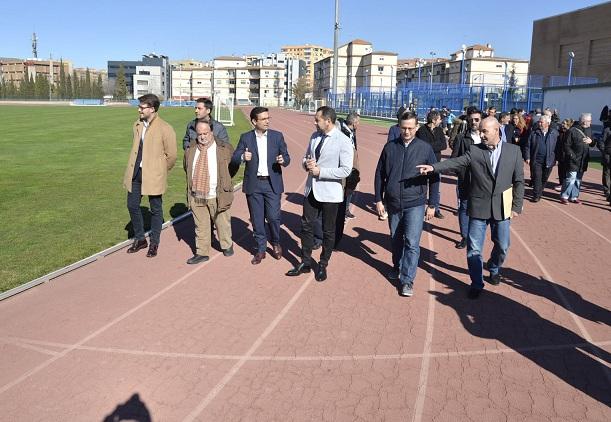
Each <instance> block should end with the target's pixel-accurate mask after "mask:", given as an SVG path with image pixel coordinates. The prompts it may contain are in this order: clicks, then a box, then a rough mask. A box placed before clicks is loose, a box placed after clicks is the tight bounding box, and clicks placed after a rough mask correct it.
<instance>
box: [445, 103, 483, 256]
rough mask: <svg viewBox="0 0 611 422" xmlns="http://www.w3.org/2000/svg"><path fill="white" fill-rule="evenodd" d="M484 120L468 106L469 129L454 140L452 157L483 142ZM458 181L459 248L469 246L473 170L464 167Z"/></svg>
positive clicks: (478, 112) (480, 113) (460, 154)
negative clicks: (481, 128)
mask: <svg viewBox="0 0 611 422" xmlns="http://www.w3.org/2000/svg"><path fill="white" fill-rule="evenodd" d="M481 121H482V112H481V111H479V110H478V109H477V108H475V107H469V108H467V131H466V132H465V134H463V135H459V136H458V137H457V138H456V141H454V149H453V150H452V158H456V157H460V156H463V155H465V154H466V153H467V152H468V151H469V149H470V148H471V146H472V145H478V144H480V143H481V142H482V138H481V137H480V134H479V124H480V122H481ZM457 177H458V182H457V185H456V194H457V196H458V225H459V227H460V237H461V238H460V241H459V242H457V243H456V248H457V249H464V248H466V247H467V236H468V235H469V215H468V214H467V205H468V203H469V202H468V197H469V185H470V184H471V171H470V170H469V169H468V168H467V169H463V170H461V171H459V172H458V174H457Z"/></svg>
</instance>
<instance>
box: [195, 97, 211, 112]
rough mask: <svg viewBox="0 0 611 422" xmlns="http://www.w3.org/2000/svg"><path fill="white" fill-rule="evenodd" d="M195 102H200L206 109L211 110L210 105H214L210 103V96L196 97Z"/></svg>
mask: <svg viewBox="0 0 611 422" xmlns="http://www.w3.org/2000/svg"><path fill="white" fill-rule="evenodd" d="M195 103H196V104H197V103H202V104H203V105H204V107H206V108H207V109H208V110H210V111H212V107H214V104H213V103H212V101H210V98H204V97H201V98H198V99H197V100H195Z"/></svg>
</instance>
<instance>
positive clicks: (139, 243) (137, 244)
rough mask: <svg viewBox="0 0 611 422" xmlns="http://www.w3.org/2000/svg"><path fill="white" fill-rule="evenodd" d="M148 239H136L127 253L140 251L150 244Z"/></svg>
mask: <svg viewBox="0 0 611 422" xmlns="http://www.w3.org/2000/svg"><path fill="white" fill-rule="evenodd" d="M148 245H149V244H148V243H147V241H146V239H142V240H134V243H132V245H131V246H130V247H129V248H128V249H127V253H134V252H138V251H139V250H140V249H144V248H146V247H147V246H148Z"/></svg>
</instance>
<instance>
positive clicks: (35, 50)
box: [32, 32, 38, 59]
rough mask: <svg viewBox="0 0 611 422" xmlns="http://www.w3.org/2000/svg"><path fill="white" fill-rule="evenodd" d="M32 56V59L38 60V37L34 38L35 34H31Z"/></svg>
mask: <svg viewBox="0 0 611 422" xmlns="http://www.w3.org/2000/svg"><path fill="white" fill-rule="evenodd" d="M32 54H33V55H34V58H35V59H37V58H38V37H37V36H36V32H33V33H32Z"/></svg>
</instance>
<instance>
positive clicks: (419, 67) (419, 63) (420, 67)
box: [417, 59, 423, 89]
mask: <svg viewBox="0 0 611 422" xmlns="http://www.w3.org/2000/svg"><path fill="white" fill-rule="evenodd" d="M417 64H418V89H420V73H421V70H422V65H423V61H422V60H421V59H418V61H417Z"/></svg>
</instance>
